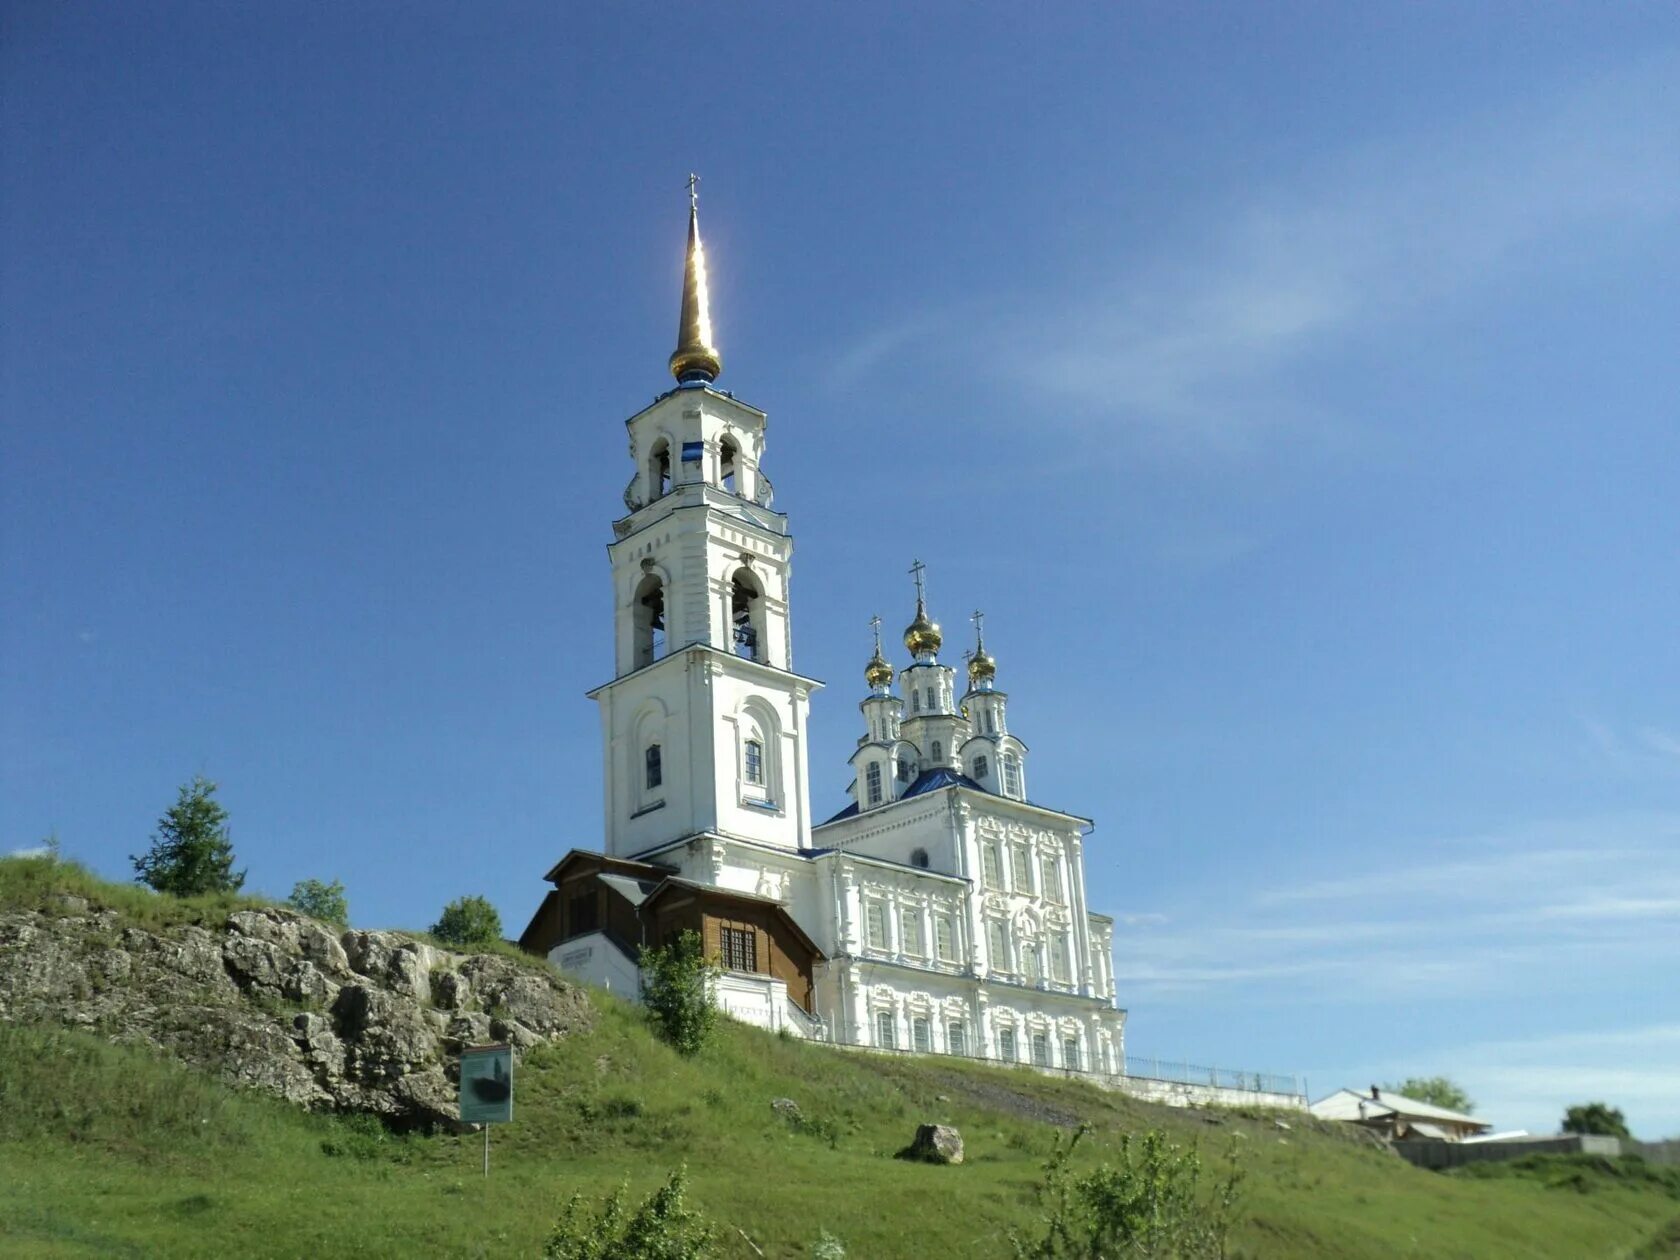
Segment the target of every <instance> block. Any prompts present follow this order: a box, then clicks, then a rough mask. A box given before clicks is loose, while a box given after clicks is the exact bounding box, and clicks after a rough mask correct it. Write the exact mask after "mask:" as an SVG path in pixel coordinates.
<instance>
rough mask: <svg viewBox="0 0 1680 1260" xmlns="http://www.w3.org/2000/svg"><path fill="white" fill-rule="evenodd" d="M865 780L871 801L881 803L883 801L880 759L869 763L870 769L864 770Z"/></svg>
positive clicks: (873, 803) (874, 803) (876, 803)
mask: <svg viewBox="0 0 1680 1260" xmlns="http://www.w3.org/2000/svg"><path fill="white" fill-rule="evenodd" d="M863 780H864V783H865V784H866V785H867V787H868V790H869V803H870V804H871V805H879V804H880V803H881V763H880V762H879V761H871V762H870V763H869V769H868V770H866V771H865V772H864V776H863Z"/></svg>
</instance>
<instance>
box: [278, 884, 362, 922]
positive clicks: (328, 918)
mask: <svg viewBox="0 0 1680 1260" xmlns="http://www.w3.org/2000/svg"><path fill="white" fill-rule="evenodd" d="M286 904H287V905H288V906H290V907H291V908H292V909H293V910H296V911H297V912H298V913H299V914H307V915H308V916H309V917H310V918H312V919H319V920H321V922H323V923H332V924H336V925H337V926H338V927H341V928H347V927H349V926H350V903H349V902H348V901H346V900H345V897H344V885H343V884H341V883H339V882H338V880H336V879H335V880H333V882H332V883H330V884H323V883H322V882H321V881H320V880H318V879H301V880H299V881H298V882H297V883H295V884H293V885H292V895H291V896H290V897H287V898H286Z"/></svg>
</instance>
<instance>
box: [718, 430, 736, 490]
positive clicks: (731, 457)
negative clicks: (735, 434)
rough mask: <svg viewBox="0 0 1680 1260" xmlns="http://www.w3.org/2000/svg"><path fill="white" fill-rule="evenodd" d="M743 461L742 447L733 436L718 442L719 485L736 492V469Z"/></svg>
mask: <svg viewBox="0 0 1680 1260" xmlns="http://www.w3.org/2000/svg"><path fill="white" fill-rule="evenodd" d="M740 463H741V449H740V448H739V447H738V446H736V445H735V441H734V439H733V438H724V439H723V441H722V442H720V443H719V444H718V485H720V486H722V487H723V488H724V489H725V490H727V491H729V493H730V494H735V493H736V489H735V486H736V479H735V474H736V470H737V469H738V468H739V466H740Z"/></svg>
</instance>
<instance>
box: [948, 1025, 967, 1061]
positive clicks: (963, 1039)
mask: <svg viewBox="0 0 1680 1260" xmlns="http://www.w3.org/2000/svg"><path fill="white" fill-rule="evenodd" d="M945 1048H946V1049H947V1050H949V1051H950V1052H951V1053H952V1054H967V1053H968V1029H966V1028H964V1027H963V1025H962V1021H961V1020H960V1019H959V1020H954V1021H953V1022H952V1023H951V1025H950V1027H948V1028H947V1029H946V1030H945Z"/></svg>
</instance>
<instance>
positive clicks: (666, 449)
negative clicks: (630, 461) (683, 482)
mask: <svg viewBox="0 0 1680 1260" xmlns="http://www.w3.org/2000/svg"><path fill="white" fill-rule="evenodd" d="M647 479H648V499H649V501H650V502H651V501H652V500H654V499H657V498H659V497H660V496H662V495H667V494H670V493H671V444H670V443H669V442H667V441H666V440H665V439H664V438H660V439H659V440H658V441H657V442H655V443H654V444H653V450H652V451H650V452H649V453H648V469H647Z"/></svg>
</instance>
